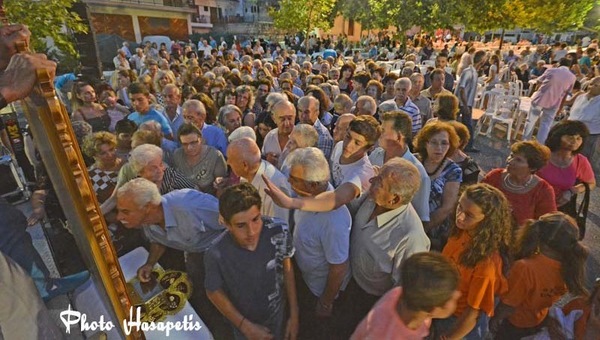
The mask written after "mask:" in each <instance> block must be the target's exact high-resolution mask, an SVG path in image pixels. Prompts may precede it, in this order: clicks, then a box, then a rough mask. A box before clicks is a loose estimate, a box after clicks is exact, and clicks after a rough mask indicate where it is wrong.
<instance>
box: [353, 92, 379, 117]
mask: <svg viewBox="0 0 600 340" xmlns="http://www.w3.org/2000/svg"><path fill="white" fill-rule="evenodd" d="M359 102H361V103H364V106H363V109H365V110H368V111H369V113H370V114H371V116H372V115H374V114H375V112H377V102H376V101H375V99H373V97H371V96H360V97H358V99H357V100H356V105H357V106H358V103H359Z"/></svg>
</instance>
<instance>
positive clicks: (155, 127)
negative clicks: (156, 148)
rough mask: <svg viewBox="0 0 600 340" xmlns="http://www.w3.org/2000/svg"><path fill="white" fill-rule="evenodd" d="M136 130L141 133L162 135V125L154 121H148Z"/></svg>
mask: <svg viewBox="0 0 600 340" xmlns="http://www.w3.org/2000/svg"><path fill="white" fill-rule="evenodd" d="M138 130H141V131H152V132H156V133H158V134H160V135H162V125H160V123H159V122H157V121H155V120H148V121H145V122H143V123H142V124H140V127H139V128H138Z"/></svg>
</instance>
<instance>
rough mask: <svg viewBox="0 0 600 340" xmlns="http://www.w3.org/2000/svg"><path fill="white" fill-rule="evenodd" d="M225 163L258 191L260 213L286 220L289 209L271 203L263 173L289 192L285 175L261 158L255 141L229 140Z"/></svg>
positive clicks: (246, 139) (245, 139) (247, 139)
mask: <svg viewBox="0 0 600 340" xmlns="http://www.w3.org/2000/svg"><path fill="white" fill-rule="evenodd" d="M227 152H228V154H227V164H228V165H229V166H230V167H231V170H232V171H233V172H234V173H235V175H236V176H238V177H240V178H241V181H242V182H249V183H251V184H252V185H253V186H254V187H255V188H256V189H257V190H258V192H259V193H260V196H261V198H262V201H263V205H262V209H261V213H262V214H263V215H264V216H271V217H277V218H280V219H282V220H283V221H286V222H287V221H288V218H289V210H288V209H285V208H281V207H279V206H278V205H276V204H274V203H273V200H272V199H271V197H270V196H268V195H267V194H266V193H265V190H264V189H265V187H266V184H265V182H264V180H263V178H262V176H263V175H264V176H265V177H267V178H268V179H269V180H271V181H272V182H273V183H276V185H277V186H278V187H279V188H280V189H281V190H283V191H284V192H286V193H287V194H289V192H290V190H289V184H288V182H287V179H286V177H285V176H284V175H283V174H282V173H281V172H280V171H279V170H277V168H276V167H275V166H274V165H272V164H271V163H269V162H267V161H265V160H263V159H261V155H260V149H259V148H258V145H256V142H255V141H253V140H252V139H250V138H241V139H238V140H235V141H233V142H231V144H230V145H229V150H228V151H227Z"/></svg>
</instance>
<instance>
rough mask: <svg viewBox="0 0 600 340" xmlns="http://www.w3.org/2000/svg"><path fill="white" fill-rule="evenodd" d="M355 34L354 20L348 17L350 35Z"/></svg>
mask: <svg viewBox="0 0 600 340" xmlns="http://www.w3.org/2000/svg"><path fill="white" fill-rule="evenodd" d="M353 35H354V20H352V19H348V36H353Z"/></svg>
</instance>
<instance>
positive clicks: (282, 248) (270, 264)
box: [204, 183, 298, 339]
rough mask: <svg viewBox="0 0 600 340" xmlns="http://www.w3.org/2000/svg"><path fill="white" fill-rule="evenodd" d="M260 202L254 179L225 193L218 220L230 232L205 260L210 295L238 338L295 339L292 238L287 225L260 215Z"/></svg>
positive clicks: (295, 303)
mask: <svg viewBox="0 0 600 340" xmlns="http://www.w3.org/2000/svg"><path fill="white" fill-rule="evenodd" d="M261 204H262V202H261V199H260V195H259V194H258V191H257V190H256V188H254V186H252V185H251V184H250V183H242V184H239V185H236V186H232V187H229V188H227V189H226V190H225V191H224V192H223V194H221V197H220V198H219V214H220V217H219V218H220V222H221V224H223V225H225V226H226V227H227V230H228V233H227V234H225V235H224V237H223V238H222V239H221V240H220V241H219V242H218V243H216V244H215V245H214V246H212V247H211V248H210V249H209V250H208V251H207V253H206V256H205V258H204V263H205V267H206V279H205V287H206V294H207V295H208V298H209V299H210V301H212V303H213V304H214V305H215V306H216V307H217V308H218V309H219V311H221V313H222V314H223V315H224V316H225V317H226V318H227V319H228V320H229V321H230V323H231V325H232V326H233V327H234V330H233V331H234V335H235V338H236V339H243V338H244V337H245V338H248V339H258V338H260V339H263V338H274V339H283V338H284V337H285V338H286V339H287V338H290V339H295V338H296V334H297V333H298V304H297V298H296V286H295V284H294V271H293V268H292V263H291V259H290V258H291V256H292V255H293V254H294V247H293V246H292V238H291V235H289V233H288V229H287V225H286V224H285V223H283V222H281V221H279V220H274V219H272V218H270V217H263V216H261V214H260V209H261ZM284 293H285V294H284ZM285 295H287V304H289V309H288V311H287V312H286V308H285V307H286V296H285ZM286 315H288V319H287V322H286V319H285V317H286Z"/></svg>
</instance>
